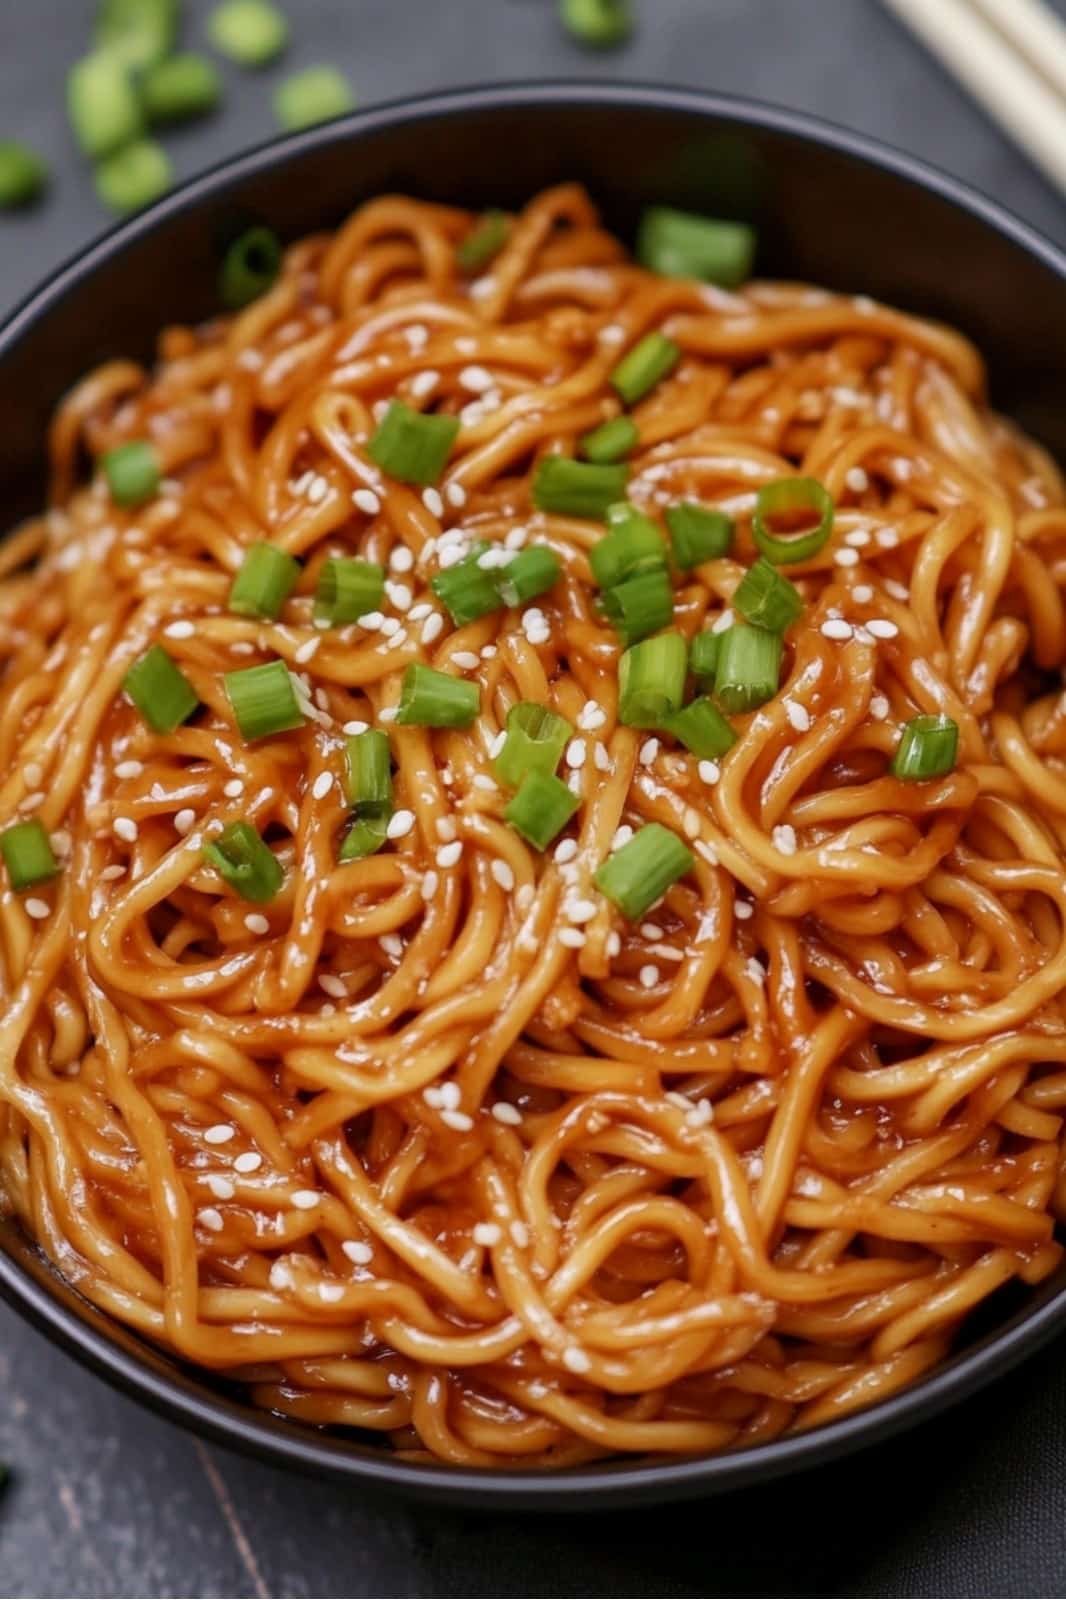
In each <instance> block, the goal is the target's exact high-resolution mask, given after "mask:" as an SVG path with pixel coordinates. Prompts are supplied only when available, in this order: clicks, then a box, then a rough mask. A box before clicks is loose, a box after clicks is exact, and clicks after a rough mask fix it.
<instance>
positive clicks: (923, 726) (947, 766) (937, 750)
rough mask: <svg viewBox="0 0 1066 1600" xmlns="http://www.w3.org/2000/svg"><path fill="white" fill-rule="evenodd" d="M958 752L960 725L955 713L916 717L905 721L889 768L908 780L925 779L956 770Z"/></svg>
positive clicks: (894, 774)
mask: <svg viewBox="0 0 1066 1600" xmlns="http://www.w3.org/2000/svg"><path fill="white" fill-rule="evenodd" d="M958 754H959V728H958V723H956V722H954V721H953V720H952V719H951V717H944V716H924V717H912V718H911V720H910V722H905V723H904V724H903V731H902V733H901V734H900V740H899V744H898V745H897V746H896V753H895V755H894V756H893V757H892V760H891V762H890V764H889V768H888V770H889V772H891V774H892V776H893V777H894V778H900V779H902V781H903V782H904V783H924V782H926V781H927V780H928V779H929V778H943V777H945V776H946V775H947V774H948V773H949V772H953V771H954V770H955V762H956V760H957V758H958Z"/></svg>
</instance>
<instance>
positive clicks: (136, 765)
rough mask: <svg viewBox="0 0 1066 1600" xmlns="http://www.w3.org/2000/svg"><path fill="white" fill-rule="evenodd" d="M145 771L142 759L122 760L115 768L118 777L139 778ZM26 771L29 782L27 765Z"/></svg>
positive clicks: (32, 785) (33, 785)
mask: <svg viewBox="0 0 1066 1600" xmlns="http://www.w3.org/2000/svg"><path fill="white" fill-rule="evenodd" d="M143 771H144V767H143V765H142V763H141V762H140V761H120V762H119V764H118V766H117V767H116V768H115V777H116V778H139V777H140V775H141V773H142V772H143ZM24 772H25V774H26V775H27V776H26V781H27V783H29V777H28V774H29V768H28V767H26V768H25V769H24ZM40 781H41V780H40V778H38V779H37V780H36V781H35V782H34V783H33V784H31V788H34V789H35V788H36V787H37V784H38V783H39V782H40Z"/></svg>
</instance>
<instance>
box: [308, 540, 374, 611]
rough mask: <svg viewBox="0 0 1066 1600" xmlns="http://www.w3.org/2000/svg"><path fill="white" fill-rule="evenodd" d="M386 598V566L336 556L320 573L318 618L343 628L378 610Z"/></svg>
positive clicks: (326, 563) (324, 564) (325, 563)
mask: <svg viewBox="0 0 1066 1600" xmlns="http://www.w3.org/2000/svg"><path fill="white" fill-rule="evenodd" d="M384 596H385V569H384V567H381V566H379V565H378V563H377V562H376V561H363V560H362V559H361V558H359V557H358V556H352V557H348V556H337V557H333V558H331V559H330V560H329V561H323V563H322V565H321V567H320V568H319V570H318V585H317V587H316V589H315V610H314V615H315V619H316V621H318V622H328V623H329V624H330V626H331V627H333V628H341V627H344V626H345V624H347V623H349V622H355V621H357V620H358V618H359V617H365V616H366V615H367V613H368V612H371V611H377V609H378V607H379V606H380V605H381V602H382V600H383V599H384Z"/></svg>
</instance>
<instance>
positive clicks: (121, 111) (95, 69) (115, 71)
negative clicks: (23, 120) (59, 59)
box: [67, 50, 142, 161]
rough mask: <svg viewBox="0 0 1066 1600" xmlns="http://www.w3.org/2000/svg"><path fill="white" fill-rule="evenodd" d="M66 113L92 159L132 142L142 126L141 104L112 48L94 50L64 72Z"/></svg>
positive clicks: (122, 62)
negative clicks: (65, 79)
mask: <svg viewBox="0 0 1066 1600" xmlns="http://www.w3.org/2000/svg"><path fill="white" fill-rule="evenodd" d="M67 114H68V116H69V117H70V125H71V127H72V128H73V130H74V136H75V138H76V139H77V141H78V143H79V145H80V146H81V148H82V150H83V152H84V153H85V155H87V156H88V157H89V158H90V160H92V161H99V160H101V159H102V158H103V157H104V156H109V155H111V154H113V152H114V151H116V150H119V149H122V148H124V147H125V146H127V145H129V144H131V143H132V142H133V141H134V140H135V139H136V138H137V137H138V135H139V134H140V132H141V127H142V119H141V106H140V101H139V100H138V99H137V91H136V90H135V89H134V86H133V80H132V78H131V76H130V73H129V70H128V68H127V65H126V63H125V62H124V61H123V60H122V58H121V57H120V56H119V55H117V54H116V53H115V52H114V51H113V50H94V51H93V53H92V55H88V56H83V57H82V59H81V60H80V61H76V62H75V63H74V65H73V66H72V67H71V69H70V71H69V72H68V74H67Z"/></svg>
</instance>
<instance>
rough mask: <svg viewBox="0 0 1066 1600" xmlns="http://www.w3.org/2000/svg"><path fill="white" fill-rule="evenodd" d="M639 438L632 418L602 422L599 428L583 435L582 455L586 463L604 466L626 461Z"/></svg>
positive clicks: (614, 418)
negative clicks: (591, 462)
mask: <svg viewBox="0 0 1066 1600" xmlns="http://www.w3.org/2000/svg"><path fill="white" fill-rule="evenodd" d="M639 438H640V433H639V431H638V429H637V425H636V423H635V422H634V421H633V419H632V417H612V418H611V420H610V422H601V423H600V425H599V427H598V428H593V429H592V431H591V432H590V433H583V434H582V435H581V453H582V455H583V456H584V457H585V460H586V461H594V462H595V463H596V465H597V466H604V465H606V464H607V463H609V462H613V461H622V460H624V458H625V457H626V456H627V455H628V454H629V452H630V451H631V450H632V448H633V446H634V445H635V444H636V442H637V440H638V439H639Z"/></svg>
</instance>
